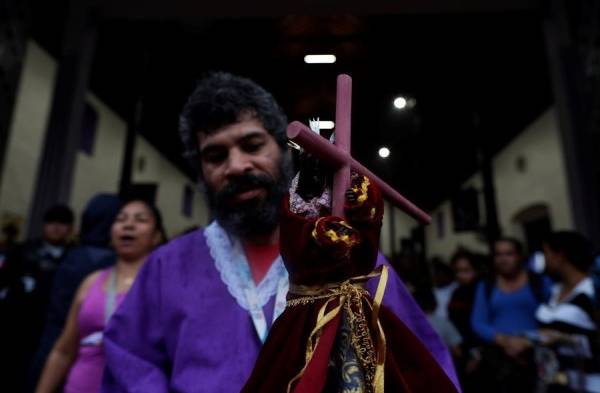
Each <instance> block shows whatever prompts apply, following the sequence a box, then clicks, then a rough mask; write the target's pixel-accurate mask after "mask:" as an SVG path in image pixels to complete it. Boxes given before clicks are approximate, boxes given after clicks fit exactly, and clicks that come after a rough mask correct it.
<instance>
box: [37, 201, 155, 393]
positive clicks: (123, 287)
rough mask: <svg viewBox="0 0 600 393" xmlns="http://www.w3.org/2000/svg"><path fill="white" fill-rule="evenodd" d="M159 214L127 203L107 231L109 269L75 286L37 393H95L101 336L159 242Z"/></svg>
mask: <svg viewBox="0 0 600 393" xmlns="http://www.w3.org/2000/svg"><path fill="white" fill-rule="evenodd" d="M163 234H164V231H163V229H162V218H161V215H160V213H159V211H158V210H157V209H156V208H155V207H154V206H151V205H149V204H148V203H146V202H143V201H140V200H132V201H130V202H128V203H126V204H125V205H124V206H123V207H122V208H121V210H120V211H119V214H118V215H117V217H116V219H115V221H114V224H113V225H112V229H111V239H112V244H113V246H114V248H115V252H116V254H117V260H116V264H115V265H114V266H111V267H108V268H105V269H102V270H100V271H97V272H95V273H92V274H91V275H89V276H88V277H87V278H85V280H84V281H83V282H82V284H81V285H80V287H79V289H78V290H77V293H76V295H75V298H74V301H73V304H72V306H71V309H70V311H69V315H68V317H67V321H66V323H65V327H64V329H63V331H62V333H61V335H60V337H59V339H58V340H57V342H56V344H55V345H54V348H53V349H52V351H51V352H50V355H49V356H48V360H47V361H46V365H45V367H44V370H43V372H42V375H41V377H40V381H39V383H38V386H37V388H36V390H35V391H36V393H53V392H54V391H55V390H56V389H57V388H59V386H60V385H61V383H62V382H63V380H65V377H66V382H65V385H64V392H65V393H97V392H99V391H100V385H101V381H102V373H103V372H104V363H105V360H104V351H103V347H102V342H103V331H104V328H105V326H106V323H107V322H108V320H109V318H110V317H111V315H112V313H113V312H114V311H115V309H116V308H117V307H118V306H119V304H120V303H121V301H122V300H123V298H124V296H125V294H126V293H127V291H128V290H129V288H130V287H131V285H132V284H133V281H134V279H135V277H136V275H137V272H138V271H139V269H140V267H141V266H142V265H143V263H144V262H145V260H146V258H147V257H148V255H149V254H150V252H151V251H152V250H153V249H154V248H155V247H156V246H157V245H159V244H160V243H161V242H162V241H163V240H164V235H163Z"/></svg>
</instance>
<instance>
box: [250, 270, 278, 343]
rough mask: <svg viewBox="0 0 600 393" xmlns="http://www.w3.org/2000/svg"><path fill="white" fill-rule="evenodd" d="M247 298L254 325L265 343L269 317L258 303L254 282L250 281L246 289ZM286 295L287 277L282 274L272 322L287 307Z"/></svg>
mask: <svg viewBox="0 0 600 393" xmlns="http://www.w3.org/2000/svg"><path fill="white" fill-rule="evenodd" d="M245 293H246V300H247V301H248V306H249V311H250V317H251V318H252V324H253V325H254V329H255V330H256V333H257V334H258V338H259V339H260V341H261V342H262V343H263V344H264V343H265V341H266V340H267V335H268V334H269V329H268V328H267V318H266V317H265V313H264V311H263V309H262V307H260V306H259V305H258V297H257V294H256V286H255V285H254V283H253V282H250V283H249V285H248V286H247V287H246V289H245ZM286 296H287V277H285V276H282V277H280V278H279V281H278V282H277V293H276V295H275V305H274V306H273V320H272V323H273V322H275V320H276V319H277V317H279V316H280V315H281V313H282V312H283V310H284V309H285V304H286Z"/></svg>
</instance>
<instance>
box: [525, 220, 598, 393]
mask: <svg viewBox="0 0 600 393" xmlns="http://www.w3.org/2000/svg"><path fill="white" fill-rule="evenodd" d="M543 249H544V256H545V259H546V271H547V272H548V274H549V275H550V277H551V278H553V279H554V280H555V281H556V284H555V285H554V286H553V288H552V295H551V297H550V300H549V301H548V302H547V303H544V304H542V305H541V306H540V307H539V308H538V309H537V312H536V317H537V319H538V321H539V322H540V331H539V336H540V339H541V343H543V344H544V345H547V346H550V347H551V348H552V349H553V351H554V353H555V356H556V360H557V362H558V370H559V372H558V373H556V374H554V375H553V378H552V381H551V383H550V386H549V387H548V391H549V392H600V341H599V340H598V325H597V323H598V302H597V298H598V294H597V293H596V287H595V285H594V282H593V280H592V278H591V277H590V268H591V267H592V265H593V263H594V259H593V253H592V247H591V244H590V242H589V241H588V240H587V239H586V238H585V237H584V236H582V235H580V234H579V233H576V232H568V231H563V232H554V233H552V234H550V235H549V236H548V238H547V239H546V240H545V242H544V245H543Z"/></svg>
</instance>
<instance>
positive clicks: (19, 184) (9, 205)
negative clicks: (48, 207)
mask: <svg viewBox="0 0 600 393" xmlns="http://www.w3.org/2000/svg"><path fill="white" fill-rule="evenodd" d="M55 76H56V64H55V62H54V60H53V59H52V58H51V57H50V56H49V55H48V53H46V52H45V51H44V50H43V49H42V48H40V47H39V46H38V45H36V44H34V43H32V42H30V43H29V44H28V45H27V48H26V50H25V57H24V59H23V69H22V72H21V80H20V83H19V87H18V90H17V97H16V102H15V107H14V113H13V118H12V124H11V127H10V128H9V135H8V144H7V147H6V157H5V158H4V169H3V173H2V184H0V224H2V225H3V224H4V223H6V222H8V221H14V222H16V223H17V225H19V226H20V227H21V228H23V229H21V234H23V233H24V225H25V224H26V223H27V215H28V212H29V206H30V201H31V195H32V194H33V192H34V186H35V181H36V177H37V171H38V163H39V157H40V155H41V152H42V144H43V137H44V134H45V131H46V123H47V121H48V116H49V113H50V103H51V101H52V92H53V87H54V79H55Z"/></svg>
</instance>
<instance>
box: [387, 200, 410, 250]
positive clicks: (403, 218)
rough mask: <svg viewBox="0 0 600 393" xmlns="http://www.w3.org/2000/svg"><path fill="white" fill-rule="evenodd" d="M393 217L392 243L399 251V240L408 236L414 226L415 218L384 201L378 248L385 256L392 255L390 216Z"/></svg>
mask: <svg viewBox="0 0 600 393" xmlns="http://www.w3.org/2000/svg"><path fill="white" fill-rule="evenodd" d="M392 216H393V217H394V235H395V236H394V239H393V241H394V243H395V251H396V252H400V241H401V240H402V239H403V238H410V237H411V231H412V229H413V228H414V227H415V220H414V219H413V218H412V217H410V216H408V215H407V214H406V213H404V212H403V211H401V210H400V209H398V208H396V207H394V206H393V205H392V204H390V203H389V202H387V201H386V202H385V206H384V213H383V224H382V227H381V237H380V247H379V248H380V250H381V251H382V252H383V254H384V255H386V256H391V255H392V245H391V241H392V239H391V217H392Z"/></svg>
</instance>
